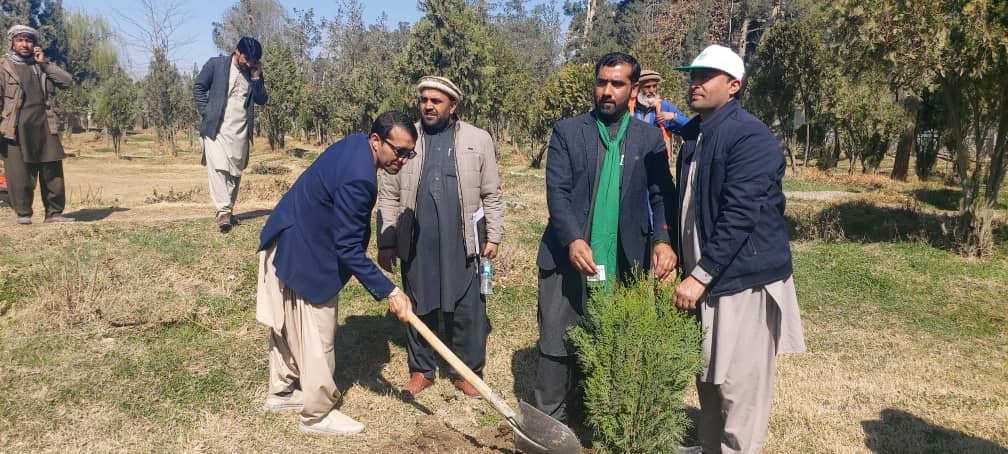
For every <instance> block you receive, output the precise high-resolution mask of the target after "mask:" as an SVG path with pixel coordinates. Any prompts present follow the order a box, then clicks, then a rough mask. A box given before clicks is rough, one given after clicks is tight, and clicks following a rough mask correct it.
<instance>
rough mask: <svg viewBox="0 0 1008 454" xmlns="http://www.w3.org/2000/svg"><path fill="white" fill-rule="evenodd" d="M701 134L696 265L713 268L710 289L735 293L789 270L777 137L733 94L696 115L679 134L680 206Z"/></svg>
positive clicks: (781, 160)
mask: <svg viewBox="0 0 1008 454" xmlns="http://www.w3.org/2000/svg"><path fill="white" fill-rule="evenodd" d="M701 134H702V137H701V139H700V140H699V142H700V150H699V155H698V159H699V160H698V162H697V166H698V167H697V172H696V176H695V186H696V193H695V195H694V197H695V200H696V203H697V230H698V233H699V237H700V250H701V258H700V263H699V266H700V267H701V268H703V270H704V271H706V272H708V273H710V275H711V276H713V280H712V281H711V283H710V285H708V287H707V292H708V294H710V295H711V296H719V295H727V294H732V293H737V292H740V291H743V290H746V289H750V288H753V287H758V286H761V285H764V284H768V283H770V282H774V281H777V280H781V279H785V278H787V277H788V276H790V275H791V272H792V267H791V247H790V245H789V243H788V226H787V221H786V220H785V219H784V202H785V201H784V192H783V190H782V188H781V180H782V179H783V177H784V153H783V151H781V148H780V144H779V143H778V142H777V139H776V138H775V137H774V136H773V134H771V133H770V129H769V128H767V126H766V125H765V124H764V123H763V122H762V121H760V120H758V119H757V118H756V117H753V116H752V115H750V114H749V113H748V112H746V111H744V110H742V108H740V107H739V105H738V101H736V100H731V101H730V102H729V103H728V104H726V105H725V106H723V107H721V108H720V109H718V110H717V111H716V112H714V114H713V115H711V116H710V118H706V119H703V120H702V121H701V118H700V117H699V116H697V117H694V118H693V120H691V121H690V122H689V123H687V124H686V126H685V127H684V128H683V139H684V141H685V142H684V143H683V149H682V152H680V153H679V157H678V158H677V161H676V176H677V180H676V181H679V183H680V184H679V191H678V192H679V206H682V202H683V196H684V195H685V194H684V191H685V186H686V177H687V172H688V171H689V163H690V161H691V160H692V159H693V154H694V153H697V141H698V140H697V138H698V136H700V135H701ZM682 211H683V210H680V212H682ZM676 225H677V226H678V225H681V220H679V221H677V222H676ZM683 271H684V272H686V273H689V272H690V271H691V270H683Z"/></svg>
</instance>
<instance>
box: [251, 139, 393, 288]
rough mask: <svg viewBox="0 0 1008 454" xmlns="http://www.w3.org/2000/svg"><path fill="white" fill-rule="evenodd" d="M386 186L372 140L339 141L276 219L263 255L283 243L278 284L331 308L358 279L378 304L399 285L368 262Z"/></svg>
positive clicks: (262, 244) (284, 201) (265, 236)
mask: <svg viewBox="0 0 1008 454" xmlns="http://www.w3.org/2000/svg"><path fill="white" fill-rule="evenodd" d="M377 197H378V180H377V171H376V169H375V164H374V158H373V157H372V155H371V147H370V145H369V144H368V140H367V135H365V134H354V135H351V136H347V137H346V138H344V139H343V140H340V141H339V142H336V143H335V144H333V145H331V146H330V147H329V148H327V149H326V151H325V152H323V153H322V154H321V155H319V157H318V159H316V160H315V162H313V163H312V165H310V166H308V168H307V169H305V171H304V173H302V174H301V176H300V177H298V179H297V181H295V182H294V185H292V186H291V188H290V190H289V191H287V193H286V194H284V196H283V198H281V199H280V203H278V204H277V206H276V208H274V209H273V212H272V213H271V214H270V217H269V220H267V221H266V226H264V227H263V230H262V233H261V234H260V235H259V250H260V251H261V250H263V249H266V247H268V246H269V244H270V243H272V242H273V241H277V249H276V256H275V257H274V259H273V265H274V266H276V269H277V277H279V278H280V281H281V282H283V283H284V284H285V285H287V286H288V287H290V288H291V289H293V290H294V291H295V292H297V294H298V295H300V296H301V297H302V298H304V299H306V300H308V301H309V302H311V303H312V304H324V303H326V302H327V301H329V300H330V299H332V298H333V297H334V296H336V294H337V293H339V291H340V290H341V289H342V288H343V286H344V285H346V283H347V281H349V280H350V276H354V277H356V278H357V280H358V281H360V283H361V284H363V285H364V287H365V288H366V289H367V291H368V292H369V293H371V296H373V297H374V298H375V299H376V300H380V299H383V298H385V297H387V296H388V294H389V293H391V292H392V289H393V288H395V285H393V284H392V282H391V281H389V280H388V278H386V277H385V275H384V274H382V272H381V271H379V270H378V267H377V266H375V264H374V262H372V261H371V260H370V259H368V258H367V256H366V255H364V251H365V249H367V244H368V241H369V240H370V237H371V210H372V209H373V208H374V205H375V200H376V199H377Z"/></svg>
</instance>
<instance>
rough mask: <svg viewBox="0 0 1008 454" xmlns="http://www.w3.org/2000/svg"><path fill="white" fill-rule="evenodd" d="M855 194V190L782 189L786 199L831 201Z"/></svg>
mask: <svg viewBox="0 0 1008 454" xmlns="http://www.w3.org/2000/svg"><path fill="white" fill-rule="evenodd" d="M855 195H857V193H856V192H849V191H784V196H785V197H787V198H788V200H792V199H793V200H818V201H831V200H839V199H844V198H847V197H853V196H855Z"/></svg>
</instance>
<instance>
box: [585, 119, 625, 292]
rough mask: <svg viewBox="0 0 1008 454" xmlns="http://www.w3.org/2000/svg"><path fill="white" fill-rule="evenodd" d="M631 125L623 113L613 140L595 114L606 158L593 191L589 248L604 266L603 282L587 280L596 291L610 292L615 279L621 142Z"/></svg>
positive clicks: (595, 258)
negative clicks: (596, 186)
mask: <svg viewBox="0 0 1008 454" xmlns="http://www.w3.org/2000/svg"><path fill="white" fill-rule="evenodd" d="M628 124H630V114H629V113H626V114H624V115H623V120H622V122H620V126H619V132H618V133H616V139H614V140H611V139H609V131H608V130H607V129H606V126H605V125H604V124H602V121H600V120H599V119H598V116H597V115H596V117H595V125H596V126H598V130H599V137H601V138H602V144H603V145H605V150H606V152H605V159H603V161H602V171H601V172H600V173H599V178H598V188H597V189H596V192H595V208H594V211H593V212H592V225H591V250H592V259H594V261H595V264H596V265H601V266H604V267H605V281H602V282H594V281H593V282H590V284H591V285H592V287H593V288H595V290H596V291H599V290H600V291H602V292H604V293H607V294H608V293H611V292H612V289H613V282H614V281H615V280H616V243H617V234H618V232H619V205H620V203H619V201H620V142H622V141H623V134H624V133H626V129H627V125H628Z"/></svg>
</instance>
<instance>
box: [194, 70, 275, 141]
mask: <svg viewBox="0 0 1008 454" xmlns="http://www.w3.org/2000/svg"><path fill="white" fill-rule="evenodd" d="M231 58H232V57H231V55H221V56H219V57H213V58H211V59H209V60H207V62H206V64H204V65H203V69H202V70H201V71H200V73H199V76H197V77H196V82H194V83H193V90H192V91H193V100H194V101H195V102H196V110H197V111H198V112H199V113H200V115H201V116H202V121H200V126H199V132H200V136H201V137H209V138H210V139H216V138H217V133H218V132H220V128H221V123H223V122H224V109H225V108H226V107H227V99H228V82H229V81H230V80H231V79H230V77H231ZM242 76H243V77H245V80H247V81H248V82H249V95H248V97H247V98H245V119H246V123H245V124H246V128H247V129H248V130H249V131H250V133H249V137H250V138H251V137H252V134H251V130H252V125H254V124H255V121H254V120H255V112H254V109H253V108H252V102H255V103H256V104H259V105H260V106H261V105H263V104H266V99H267V96H266V83H265V81H264V79H263V78H262V77H260V78H259V80H252V79H249V76H248V75H247V74H244V73H242Z"/></svg>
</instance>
